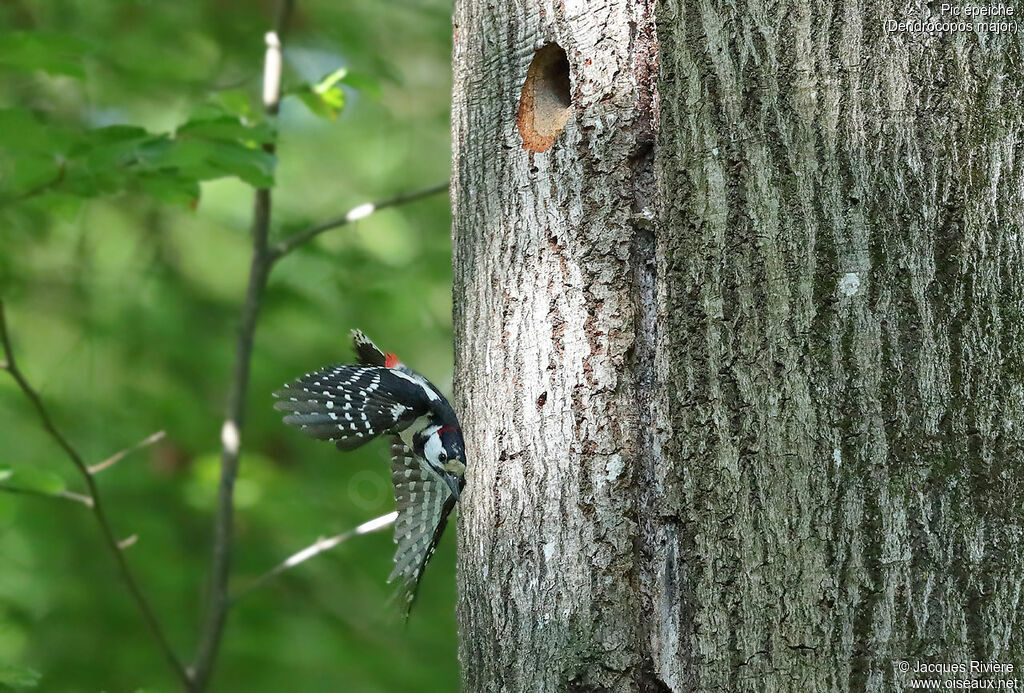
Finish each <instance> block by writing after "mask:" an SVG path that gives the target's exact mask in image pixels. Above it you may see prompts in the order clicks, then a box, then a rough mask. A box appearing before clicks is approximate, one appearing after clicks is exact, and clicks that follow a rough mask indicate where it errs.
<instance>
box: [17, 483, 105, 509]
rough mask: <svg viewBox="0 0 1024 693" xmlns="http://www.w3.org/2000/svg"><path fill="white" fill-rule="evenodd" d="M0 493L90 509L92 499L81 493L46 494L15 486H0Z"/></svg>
mask: <svg viewBox="0 0 1024 693" xmlns="http://www.w3.org/2000/svg"><path fill="white" fill-rule="evenodd" d="M0 491H3V492H4V493H13V494H15V495H21V496H39V497H41V498H56V499H58V500H69V501H73V502H75V503H81V504H82V505H84V506H86V507H87V508H91V507H92V498H90V497H89V496H86V495H83V494H81V493H72V492H71V491H58V492H57V493H47V492H46V491H37V490H36V489H34V488H18V487H17V486H7V485H5V484H0Z"/></svg>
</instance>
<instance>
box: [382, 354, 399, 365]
mask: <svg viewBox="0 0 1024 693" xmlns="http://www.w3.org/2000/svg"><path fill="white" fill-rule="evenodd" d="M400 363H401V361H399V360H398V357H397V356H395V355H394V354H392V353H391V352H390V351H389V352H388V353H387V355H385V356H384V365H385V366H386V367H388V368H397V367H398V364H400Z"/></svg>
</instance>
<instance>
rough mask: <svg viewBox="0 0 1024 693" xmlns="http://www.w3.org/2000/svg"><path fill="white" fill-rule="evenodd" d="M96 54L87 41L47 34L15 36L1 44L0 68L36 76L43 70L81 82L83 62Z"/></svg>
mask: <svg viewBox="0 0 1024 693" xmlns="http://www.w3.org/2000/svg"><path fill="white" fill-rule="evenodd" d="M92 52H93V46H92V44H90V43H89V42H87V41H83V40H82V39H80V38H77V37H74V36H68V35H66V34H55V33H45V32H38V31H32V32H28V31H26V32H12V33H7V34H4V37H3V40H2V41H0V65H4V66H7V67H12V68H16V69H19V70H24V71H26V72H34V71H35V70H43V71H45V72H49V73H50V74H54V75H68V76H69V77H77V78H78V79H82V78H84V77H85V70H84V69H83V67H82V59H83V58H84V57H86V56H87V55H89V54H91V53H92Z"/></svg>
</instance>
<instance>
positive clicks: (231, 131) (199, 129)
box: [177, 115, 275, 144]
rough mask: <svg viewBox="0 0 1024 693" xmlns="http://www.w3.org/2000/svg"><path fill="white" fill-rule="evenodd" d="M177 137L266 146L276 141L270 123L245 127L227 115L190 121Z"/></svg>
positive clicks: (179, 129)
mask: <svg viewBox="0 0 1024 693" xmlns="http://www.w3.org/2000/svg"><path fill="white" fill-rule="evenodd" d="M177 136H178V137H202V138H205V139H218V140H240V141H242V142H251V143H255V144H265V143H268V142H273V141H274V137H275V132H274V128H272V127H271V126H270V124H268V123H256V124H255V125H251V126H250V125H245V124H244V123H242V121H240V120H239V119H238V118H235V117H233V116H229V115H226V116H221V117H218V118H211V119H203V120H190V121H188V122H187V123H185V124H184V125H182V126H181V127H180V128H178V132H177Z"/></svg>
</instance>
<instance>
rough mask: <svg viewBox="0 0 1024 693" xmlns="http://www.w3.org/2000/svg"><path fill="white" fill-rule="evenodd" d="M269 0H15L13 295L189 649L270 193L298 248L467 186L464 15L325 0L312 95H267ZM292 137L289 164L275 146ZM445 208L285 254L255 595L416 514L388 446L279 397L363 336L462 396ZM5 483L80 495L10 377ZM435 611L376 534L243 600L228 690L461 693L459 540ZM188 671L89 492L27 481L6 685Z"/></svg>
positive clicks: (10, 16)
mask: <svg viewBox="0 0 1024 693" xmlns="http://www.w3.org/2000/svg"><path fill="white" fill-rule="evenodd" d="M274 11H275V7H274V6H273V4H272V3H269V2H256V3H232V2H223V1H221V0H214V1H212V2H210V1H203V0H181V1H179V2H152V1H151V0H110V1H109V2H93V1H91V0H89V1H86V0H34V1H33V2H28V1H27V0H14V2H8V3H3V4H0V31H2V35H0V295H2V296H3V297H4V299H5V302H6V304H7V309H8V319H9V322H10V327H11V330H12V336H13V339H14V342H15V347H16V349H17V353H18V354H19V356H20V362H21V367H22V369H23V370H24V371H25V373H26V375H27V376H28V377H29V379H30V380H31V382H32V383H33V384H34V385H35V386H36V387H37V388H38V389H39V390H40V391H41V393H42V395H43V397H44V399H45V401H46V402H47V404H48V406H49V407H50V410H51V413H52V414H53V415H54V417H55V419H56V421H57V423H58V425H59V426H60V427H61V428H62V430H63V431H64V432H65V433H66V435H67V436H68V437H69V438H70V439H71V440H72V441H73V443H74V444H75V445H76V447H78V449H79V450H80V451H81V452H82V453H83V455H84V456H85V457H86V459H87V460H88V461H89V462H90V463H92V462H98V461H100V460H102V459H104V458H106V457H108V456H109V455H111V454H112V453H114V452H116V451H117V450H119V449H122V448H125V447H127V446H129V445H131V444H133V443H135V442H137V441H139V440H141V439H142V438H144V437H146V436H148V435H149V434H151V433H153V432H154V431H157V430H161V429H162V430H166V432H167V437H166V438H165V439H164V440H163V441H162V442H160V443H158V444H157V445H155V446H152V447H150V448H147V449H146V450H143V451H141V452H138V453H135V454H133V455H132V456H130V457H128V458H127V459H125V460H123V461H122V462H121V463H120V464H118V465H117V466H115V467H114V468H112V469H109V470H107V471H105V472H103V473H102V474H100V475H99V477H98V480H99V483H100V485H101V487H102V489H103V491H104V492H105V494H106V498H107V503H108V506H109V510H110V513H111V515H112V519H113V522H114V523H115V525H116V529H117V532H118V534H119V535H120V536H125V537H127V536H130V535H133V534H134V535H137V536H138V541H137V543H136V544H135V545H133V546H132V547H131V548H129V549H127V556H128V559H129V561H130V563H131V565H132V566H133V568H134V569H135V571H136V573H137V575H138V577H139V578H140V581H141V583H142V584H143V586H144V588H145V589H146V591H147V593H148V594H149V596H150V598H151V599H152V600H153V602H154V604H155V606H156V609H157V611H158V613H159V615H160V617H161V619H162V620H163V622H164V624H165V626H166V628H167V630H168V632H169V634H170V637H171V638H172V640H173V642H174V644H175V645H176V647H177V648H178V650H179V652H180V653H181V654H182V656H183V657H185V658H189V657H190V656H191V653H192V650H193V647H194V644H195V639H196V635H197V629H198V624H199V622H200V615H201V613H202V609H203V605H204V596H205V594H204V593H205V586H206V579H207V570H208V566H209V551H210V538H211V527H212V511H213V506H214V500H215V489H216V483H217V476H218V448H219V430H220V425H221V417H222V410H223V406H224V399H225V394H226V388H227V383H228V379H229V375H230V369H231V365H232V359H233V351H234V336H235V326H236V322H237V318H238V313H239V307H240V304H241V300H242V296H243V293H244V290H245V283H246V276H247V272H248V263H249V223H250V217H251V207H252V187H251V186H252V185H262V184H268V183H270V182H271V181H273V185H274V218H273V224H272V235H273V237H281V236H282V235H284V234H286V233H289V232H294V231H297V230H301V229H302V228H304V227H306V226H308V225H310V224H313V223H317V222H320V221H323V220H324V219H327V218H331V217H335V216H338V215H339V214H342V213H344V212H345V211H347V210H348V209H350V208H351V207H353V206H355V205H357V204H360V203H363V202H366V201H368V200H377V199H382V198H386V197H389V196H391V195H393V194H395V193H398V192H403V191H408V190H413V189H417V188H421V187H426V186H429V185H432V184H435V183H437V182H439V181H442V180H445V179H446V178H447V176H448V97H449V91H450V70H449V50H450V43H449V41H450V3H448V2H445V1H444V0H404V1H403V0H395V1H393V2H380V1H379V0H343V1H341V2H337V1H332V0H310V1H306V0H298V2H297V4H296V11H295V14H294V18H293V21H292V23H291V28H290V31H289V33H288V36H287V41H286V46H285V63H286V64H285V85H284V86H285V91H286V93H287V94H288V96H287V97H286V98H285V100H284V102H283V104H282V108H281V113H280V118H279V119H278V121H277V122H276V123H275V124H270V123H268V122H266V120H265V119H264V118H263V117H262V116H261V114H260V108H259V106H258V101H259V91H260V73H261V69H262V54H263V35H264V33H265V32H266V31H267V29H268V28H269V26H270V24H271V22H272V18H273V15H274ZM274 137H276V138H277V141H278V154H277V157H276V158H272V157H269V156H268V155H267V154H265V153H264V152H263V151H262V149H261V148H260V146H259V145H260V144H261V143H262V142H265V141H267V140H268V139H271V138H274ZM448 223H449V220H448V205H447V200H446V199H444V197H443V196H437V197H435V198H431V199H428V200H425V201H421V202H417V203H414V204H412V205H408V206H405V207H400V208H397V209H393V210H387V211H383V212H380V213H378V214H376V215H373V216H372V217H370V218H369V219H367V220H365V221H361V222H359V223H358V224H355V225H352V226H348V227H345V228H343V229H340V230H337V231H334V232H330V233H327V234H325V235H323V236H321V237H319V238H318V239H317V240H315V241H314V242H313V243H312V244H310V245H308V246H306V247H303V248H301V249H299V250H298V251H296V252H295V253H294V254H292V255H290V256H288V257H287V258H285V259H283V260H282V261H281V262H280V264H279V265H278V266H277V267H276V268H275V270H274V272H273V274H272V275H271V278H270V284H269V288H268V292H267V296H266V300H265V303H264V312H263V316H262V318H261V321H260V325H259V329H258V332H257V335H256V345H255V352H254V357H253V363H252V380H251V385H250V394H249V398H248V407H249V416H248V419H247V421H246V432H245V435H244V439H243V440H244V442H243V445H244V455H243V462H242V471H241V476H240V478H239V480H238V485H237V500H238V503H237V542H236V562H235V572H234V575H235V579H234V584H235V585H236V586H238V587H241V586H244V585H245V584H246V581H247V579H252V578H253V577H255V576H257V575H259V574H261V573H262V572H264V571H265V570H267V569H269V568H270V567H271V566H273V565H274V564H276V563H277V562H279V561H280V560H282V559H283V558H284V557H285V556H287V555H288V554H290V553H292V552H293V551H296V550H298V549H300V548H303V547H304V546H306V545H308V544H310V543H311V542H313V541H315V540H316V539H317V538H318V537H319V536H327V535H331V534H334V533H338V532H341V531H344V530H347V529H349V528H351V527H353V526H354V525H356V524H359V523H360V522H363V521H365V520H367V519H370V518H372V517H375V516H377V515H380V514H383V513H385V512H388V511H389V510H391V509H392V506H393V500H392V499H391V491H390V485H389V482H388V475H387V464H386V449H385V448H386V446H385V444H384V443H383V442H378V443H376V444H374V445H371V446H368V448H367V449H364V450H360V451H358V452H355V453H349V454H345V455H342V454H340V453H338V452H337V451H335V450H334V449H333V447H332V446H330V445H327V444H321V443H317V442H315V441H311V440H309V439H306V438H304V437H303V436H300V435H298V434H297V433H296V432H295V431H293V430H291V429H288V428H286V427H285V426H284V425H283V424H282V423H281V422H280V418H279V417H278V415H277V414H276V413H275V412H274V411H273V409H272V398H271V397H270V393H271V391H272V390H274V389H275V388H276V387H278V386H279V385H280V384H281V383H283V382H285V381H286V380H289V379H291V378H292V377H295V376H297V375H299V374H301V373H303V372H306V371H309V370H312V369H314V368H316V367H319V366H322V365H325V364H327V363H331V362H337V361H343V360H347V359H349V358H350V356H351V354H350V347H349V344H348V336H347V335H348V330H349V329H350V328H352V327H360V328H362V329H364V330H365V331H366V332H367V333H368V334H370V335H371V336H372V337H373V338H374V339H375V340H376V341H377V342H378V343H379V344H380V345H382V346H384V347H386V348H388V349H391V350H394V351H397V352H399V353H400V355H401V356H402V357H403V359H404V360H405V361H406V362H408V363H410V364H411V365H413V366H414V367H416V368H417V369H418V370H420V371H422V372H424V373H425V374H426V375H428V376H429V377H431V378H432V379H433V380H434V381H435V382H436V383H437V384H438V386H439V387H441V388H442V389H444V390H446V391H450V388H451V362H450V359H451V295H450V283H451V264H450V241H449V234H448ZM0 477H2V479H0V483H2V484H5V485H15V486H18V485H20V486H23V487H26V488H29V489H32V490H35V491H37V492H58V491H62V490H64V489H65V488H66V490H67V491H69V492H76V491H81V490H82V489H81V486H80V480H79V479H78V478H76V476H75V474H74V470H73V469H72V467H71V465H70V463H69V462H68V461H67V459H66V458H65V457H64V456H63V455H62V454H61V452H60V450H59V449H58V448H57V447H56V446H55V445H54V444H53V442H52V441H51V440H50V439H49V438H48V437H47V436H46V435H45V434H44V433H43V432H42V430H41V429H40V427H39V425H38V422H37V420H36V418H35V416H34V414H33V412H32V410H31V408H30V406H29V404H28V402H27V401H26V400H25V399H24V397H23V396H22V395H21V393H20V392H19V391H18V390H17V389H16V387H15V386H14V383H13V382H11V379H10V378H9V377H6V375H5V374H2V373H0ZM449 534H450V536H448V537H446V539H445V541H444V542H443V543H442V546H441V549H440V551H439V553H438V556H437V557H436V558H435V560H434V562H433V564H432V565H431V569H430V570H429V571H427V575H426V578H425V580H424V584H423V588H422V590H421V594H420V599H419V601H418V603H417V608H416V609H415V611H414V612H413V615H412V619H411V621H410V623H409V624H408V626H403V625H402V624H401V623H400V622H399V621H398V620H397V619H396V618H395V614H396V610H395V609H394V608H393V607H391V606H389V605H388V598H389V596H390V594H391V588H390V587H389V586H387V585H386V584H385V583H384V578H385V577H386V576H387V574H388V572H389V567H390V560H391V550H392V543H391V537H390V533H389V532H387V531H385V532H381V533H378V534H374V535H368V536H363V537H358V538H356V539H353V540H352V541H350V542H349V543H346V544H344V545H342V546H341V547H339V548H338V549H336V550H334V551H333V552H330V553H328V554H325V555H323V556H320V557H317V558H315V559H314V560H312V561H310V562H308V563H306V564H304V565H302V566H300V567H298V568H296V569H295V570H292V571H290V572H288V573H286V574H285V575H283V576H282V577H281V578H280V579H278V580H277V581H276V582H274V583H272V584H270V585H268V586H267V587H266V588H264V589H261V590H260V591H257V592H254V593H252V594H251V595H250V596H248V597H246V598H245V599H244V600H243V601H241V602H240V603H239V604H238V606H237V607H236V608H235V610H234V611H233V612H232V614H231V619H230V622H229V625H228V630H227V633H226V637H225V640H224V645H223V648H222V654H221V658H220V664H219V667H218V672H217V675H216V677H215V681H214V686H213V690H215V691H224V692H227V691H238V692H244V693H260V692H263V691H266V692H268V693H269V692H271V691H272V692H274V693H277V692H279V691H281V690H294V691H357V692H358V691H368V692H371V691H444V690H454V689H455V688H456V686H457V680H458V674H457V664H456V654H455V624H454V614H453V602H454V591H455V586H454V547H453V541H454V540H453V533H449ZM2 690H15V691H22V690H27V691H46V692H48V693H49V692H51V691H52V692H57V693H63V692H65V691H67V692H79V691H81V692H83V693H85V692H88V693H98V692H99V691H107V692H109V693H119V692H128V693H131V692H134V691H140V690H145V691H150V692H153V693H166V692H168V691H174V690H177V685H176V683H175V682H174V680H173V679H172V678H171V676H170V674H169V673H168V672H167V671H166V667H165V665H164V663H163V661H162V660H161V658H160V655H159V652H158V651H157V650H156V649H155V647H153V645H152V642H151V640H150V637H149V635H148V633H147V632H145V630H144V626H143V623H142V621H141V619H140V617H139V615H138V613H137V612H136V611H135V609H134V607H133V605H132V603H131V602H130V600H129V599H128V597H127V595H126V594H125V591H124V589H123V586H122V585H121V584H120V583H119V582H118V580H117V578H116V575H115V573H114V570H113V567H112V565H111V559H110V556H109V555H107V554H106V553H105V552H104V551H103V549H102V546H101V544H100V541H99V535H98V530H97V528H96V526H95V524H94V522H93V521H92V519H91V517H90V516H89V514H88V511H87V509H85V508H84V507H83V506H81V505H80V504H77V503H73V502H68V501H67V500H62V499H56V498H55V499H48V498H40V497H36V496H31V495H20V494H18V495H15V494H9V493H0V691H2Z"/></svg>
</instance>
